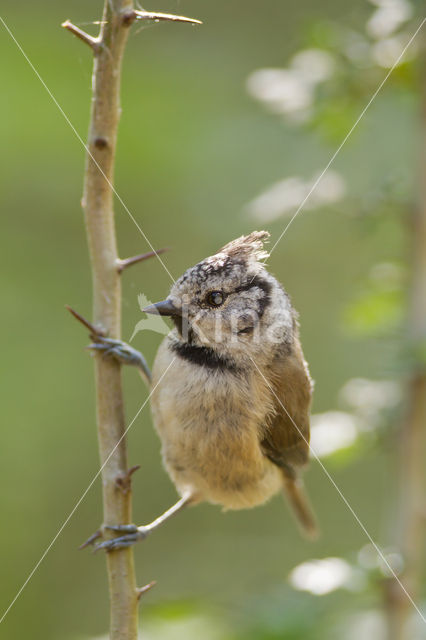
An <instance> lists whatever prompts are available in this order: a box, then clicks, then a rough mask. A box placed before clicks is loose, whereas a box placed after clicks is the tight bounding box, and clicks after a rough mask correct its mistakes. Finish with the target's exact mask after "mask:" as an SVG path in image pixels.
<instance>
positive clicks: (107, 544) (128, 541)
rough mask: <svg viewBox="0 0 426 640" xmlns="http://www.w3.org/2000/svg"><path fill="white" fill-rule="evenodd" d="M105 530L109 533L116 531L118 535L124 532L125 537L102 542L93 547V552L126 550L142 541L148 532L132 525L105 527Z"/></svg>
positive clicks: (143, 528)
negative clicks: (109, 531) (108, 530)
mask: <svg viewBox="0 0 426 640" xmlns="http://www.w3.org/2000/svg"><path fill="white" fill-rule="evenodd" d="M105 529H110V530H111V531H116V532H118V533H123V532H125V533H126V535H125V536H120V537H119V538H112V539H111V540H105V541H104V542H99V543H98V544H96V545H95V547H94V552H95V553H96V552H97V551H116V550H117V549H126V548H127V547H131V546H132V545H134V544H135V543H136V542H139V540H144V539H145V538H146V537H147V535H148V533H149V530H148V529H147V528H146V527H137V526H136V525H134V524H122V525H117V526H106V527H105Z"/></svg>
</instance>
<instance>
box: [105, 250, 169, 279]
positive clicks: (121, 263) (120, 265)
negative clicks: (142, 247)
mask: <svg viewBox="0 0 426 640" xmlns="http://www.w3.org/2000/svg"><path fill="white" fill-rule="evenodd" d="M166 251H169V249H168V247H166V248H164V249H158V250H157V251H149V253H141V254H139V255H138V256H132V257H131V258H126V259H125V260H120V259H119V260H117V271H118V273H121V272H122V271H124V269H127V267H131V266H132V265H133V264H137V263H138V262H143V261H144V260H148V259H149V258H153V257H154V256H159V255H160V254H161V253H165V252H166Z"/></svg>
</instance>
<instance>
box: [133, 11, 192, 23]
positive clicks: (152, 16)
mask: <svg viewBox="0 0 426 640" xmlns="http://www.w3.org/2000/svg"><path fill="white" fill-rule="evenodd" d="M135 20H148V21H153V22H163V21H168V22H188V23H189V24H203V23H202V22H201V20H196V19H195V18H186V17H185V16H176V15H174V14H173V13H156V12H153V11H136V10H134V11H127V12H126V13H125V14H124V15H123V23H124V24H126V25H131V24H133V22H134V21H135Z"/></svg>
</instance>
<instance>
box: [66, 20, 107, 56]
mask: <svg viewBox="0 0 426 640" xmlns="http://www.w3.org/2000/svg"><path fill="white" fill-rule="evenodd" d="M61 27H63V28H64V29H67V30H68V31H70V32H71V33H73V34H74V35H75V36H77V38H80V40H82V41H83V42H85V43H86V44H87V45H89V47H90V48H91V49H93V51H95V52H96V51H97V50H98V48H99V40H98V38H94V37H93V36H90V35H89V34H88V33H86V32H85V31H83V30H82V29H79V27H76V26H75V24H73V23H72V22H70V21H69V20H65V22H63V23H62V24H61Z"/></svg>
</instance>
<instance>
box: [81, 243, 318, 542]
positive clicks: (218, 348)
mask: <svg viewBox="0 0 426 640" xmlns="http://www.w3.org/2000/svg"><path fill="white" fill-rule="evenodd" d="M268 238H269V233H268V232H267V231H254V232H252V233H250V234H248V235H244V236H241V237H239V238H237V239H235V240H233V241H231V242H229V243H228V244H226V245H225V246H223V247H222V248H221V249H220V250H219V251H217V252H216V253H214V254H213V255H211V256H209V257H207V258H205V259H203V260H202V261H201V262H199V263H198V264H196V265H195V266H193V267H190V268H189V269H187V270H186V271H185V273H184V274H183V275H182V276H181V277H180V278H179V279H178V280H177V281H176V282H175V283H174V284H173V286H172V287H171V290H170V294H169V296H168V297H167V298H166V299H165V300H163V301H161V302H157V303H155V304H152V305H149V306H148V307H146V308H145V309H144V311H145V312H146V313H154V314H159V315H160V316H168V317H169V318H170V319H171V321H172V323H173V328H172V330H171V331H170V333H169V334H168V335H167V336H166V337H165V338H164V340H163V341H162V343H161V345H160V347H159V349H158V352H157V355H156V358H155V362H154V366H153V372H152V379H151V376H150V374H149V371H148V370H147V365H146V362H145V360H144V358H143V356H142V355H141V354H139V352H137V351H136V350H134V349H133V348H132V347H129V345H126V343H122V342H121V341H117V340H110V339H108V338H100V339H99V341H97V342H96V343H95V344H92V345H91V347H92V348H94V349H99V350H101V351H103V352H104V353H105V354H106V355H111V356H113V357H114V358H117V359H118V360H119V361H121V362H123V363H129V364H133V365H135V364H136V365H137V366H139V367H140V369H141V370H142V373H143V376H144V378H145V380H146V381H147V382H148V383H149V384H150V385H151V399H150V401H151V410H152V416H153V422H154V426H155V428H156V430H157V432H158V435H159V437H160V440H161V443H162V459H163V463H164V466H165V468H166V470H167V472H168V474H169V476H170V478H171V480H172V481H173V483H174V485H175V487H176V489H177V491H178V494H179V496H180V498H179V500H178V501H177V502H176V504H174V505H173V506H172V507H171V508H170V509H168V510H167V511H166V512H165V513H163V514H162V515H161V516H159V517H158V518H157V519H156V520H154V521H153V522H151V523H150V524H148V525H143V526H136V525H134V524H124V525H117V526H109V527H108V528H109V529H112V530H113V531H114V532H116V533H118V534H120V535H119V536H118V537H114V538H112V539H109V540H105V541H103V542H100V543H98V544H97V546H96V547H97V549H104V550H106V551H113V550H116V549H121V548H124V547H127V546H130V545H132V544H134V543H135V542H137V541H138V540H142V539H144V538H145V537H146V536H147V535H148V534H149V533H151V532H152V531H154V530H155V529H157V528H158V527H159V526H161V525H162V524H163V523H164V522H165V521H166V520H168V519H169V518H170V517H171V516H172V515H174V514H175V513H177V512H179V511H181V510H182V509H183V508H184V507H186V506H188V505H195V504H198V503H201V502H208V503H212V504H216V505H220V506H221V507H223V508H224V509H225V510H227V509H233V510H236V509H246V508H251V507H255V506H258V505H261V504H263V503H266V502H267V501H268V500H269V499H271V498H272V497H273V496H274V495H275V494H278V493H280V492H282V493H284V495H285V496H286V498H287V501H288V503H289V505H290V507H291V508H292V511H293V513H294V515H295V516H296V520H297V522H298V524H299V525H300V528H301V530H302V532H303V533H304V534H305V535H306V536H307V537H309V538H315V537H316V536H317V533H318V528H317V523H316V518H315V515H314V513H313V510H312V508H311V506H310V501H309V499H308V497H307V495H306V492H305V489H304V486H303V481H302V472H303V469H304V467H306V465H307V463H308V461H309V436H310V426H309V420H310V408H311V401H312V393H313V382H312V378H311V376H310V373H309V369H308V364H307V362H306V360H305V358H304V355H303V351H302V346H301V342H300V335H299V322H298V314H297V312H296V311H295V309H294V308H293V306H292V303H291V300H290V297H289V295H288V293H287V292H286V291H285V289H284V288H283V286H282V285H281V284H280V283H279V282H278V280H277V279H276V278H275V277H274V276H273V275H272V274H271V273H269V271H268V270H267V268H266V263H265V261H266V258H267V257H268V253H267V251H266V249H265V243H266V242H267V240H268Z"/></svg>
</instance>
